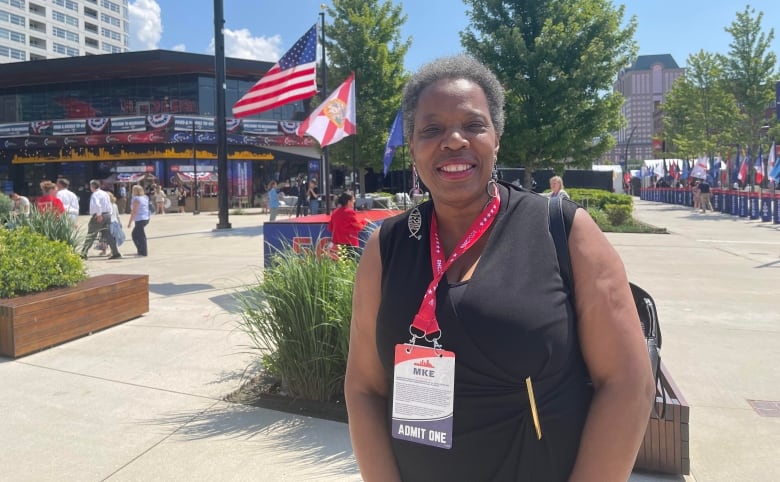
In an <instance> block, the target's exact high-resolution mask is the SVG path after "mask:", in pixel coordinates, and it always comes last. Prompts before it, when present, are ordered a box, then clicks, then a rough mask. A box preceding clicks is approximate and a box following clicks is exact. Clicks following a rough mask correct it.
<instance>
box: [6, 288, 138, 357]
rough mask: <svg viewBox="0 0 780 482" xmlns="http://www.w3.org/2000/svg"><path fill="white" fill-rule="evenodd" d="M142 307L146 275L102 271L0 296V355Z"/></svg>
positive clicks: (87, 330) (43, 344)
mask: <svg viewBox="0 0 780 482" xmlns="http://www.w3.org/2000/svg"><path fill="white" fill-rule="evenodd" d="M148 311H149V276H148V275H131V274H104V275H99V276H94V277H92V278H89V279H86V280H84V281H82V282H80V283H78V284H77V285H75V286H71V287H68V288H56V289H52V290H48V291H44V292H40V293H33V294H29V295H23V296H17V297H14V298H3V299H0V355H3V356H7V357H12V358H16V357H20V356H23V355H28V354H30V353H33V352H36V351H39V350H44V349H46V348H49V347H52V346H54V345H57V344H60V343H63V342H66V341H70V340H73V339H75V338H79V337H82V336H84V335H89V334H91V333H92V332H95V331H98V330H102V329H104V328H108V327H110V326H113V325H116V324H118V323H122V322H125V321H128V320H131V319H133V318H137V317H139V316H141V315H143V314H144V313H146V312H148Z"/></svg>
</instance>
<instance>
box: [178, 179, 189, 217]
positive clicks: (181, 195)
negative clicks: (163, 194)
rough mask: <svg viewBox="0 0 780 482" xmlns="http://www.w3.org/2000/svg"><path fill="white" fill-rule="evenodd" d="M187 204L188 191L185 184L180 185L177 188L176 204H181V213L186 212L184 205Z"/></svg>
mask: <svg viewBox="0 0 780 482" xmlns="http://www.w3.org/2000/svg"><path fill="white" fill-rule="evenodd" d="M186 204H187V191H185V190H184V186H182V185H179V187H177V188H176V205H177V206H179V213H180V214H184V211H185V210H184V206H185V205H186Z"/></svg>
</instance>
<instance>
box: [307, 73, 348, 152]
mask: <svg viewBox="0 0 780 482" xmlns="http://www.w3.org/2000/svg"><path fill="white" fill-rule="evenodd" d="M355 118H356V116H355V73H354V72H352V73H351V74H350V75H349V77H347V80H345V81H344V83H343V84H341V85H340V86H339V88H338V89H336V90H335V91H334V92H333V93H332V94H331V95H330V97H328V98H327V99H325V102H323V103H322V104H320V105H319V107H317V108H316V109H314V112H312V113H311V115H310V116H309V117H308V118H306V120H305V121H303V122H302V123H301V125H300V126H299V127H298V131H297V134H298V136H300V137H303V136H304V135H305V134H308V135H310V136H312V137H313V138H315V139H317V141H318V142H319V143H320V147H325V146H327V145H329V144H333V143H335V142H338V141H340V140H341V139H343V138H345V137H347V136H350V135H354V134H356V133H357V122H356V120H355Z"/></svg>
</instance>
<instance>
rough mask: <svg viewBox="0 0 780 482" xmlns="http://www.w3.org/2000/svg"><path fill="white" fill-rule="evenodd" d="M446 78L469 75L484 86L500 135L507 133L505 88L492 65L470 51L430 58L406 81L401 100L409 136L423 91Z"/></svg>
mask: <svg viewBox="0 0 780 482" xmlns="http://www.w3.org/2000/svg"><path fill="white" fill-rule="evenodd" d="M443 79H466V80H470V81H471V82H474V83H475V84H477V85H478V86H480V88H482V91H483V92H484V93H485V97H486V98H487V102H488V109H489V110H490V120H491V122H492V123H493V128H494V129H495V131H496V135H497V136H498V137H501V135H502V134H503V133H504V88H503V87H501V83H500V82H499V81H498V79H497V78H496V76H495V74H494V73H493V72H491V71H490V69H488V68H487V67H486V66H485V65H484V64H483V63H482V62H480V61H478V60H477V59H475V58H474V57H472V56H470V55H466V54H462V55H455V56H452V57H442V58H440V59H436V60H434V61H432V62H429V63H427V64H425V65H423V66H422V67H420V69H419V70H418V71H417V72H416V73H415V74H414V75H412V77H411V79H409V82H407V83H406V87H404V94H403V100H402V104H401V106H402V108H403V120H404V134H406V137H407V138H410V137H411V134H412V132H413V131H414V116H415V115H416V114H417V105H418V104H419V103H420V94H421V93H422V91H423V90H424V89H425V88H426V87H428V86H429V85H431V84H434V83H436V82H438V81H440V80H443Z"/></svg>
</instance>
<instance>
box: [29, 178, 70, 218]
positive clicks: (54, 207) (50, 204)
mask: <svg viewBox="0 0 780 482" xmlns="http://www.w3.org/2000/svg"><path fill="white" fill-rule="evenodd" d="M41 191H43V196H41V197H39V198H38V199H37V200H36V201H35V206H36V207H37V208H38V211H40V212H42V213H43V212H46V211H54V212H55V213H57V214H62V213H64V212H65V206H64V205H63V204H62V201H60V199H59V198H58V197H57V185H56V184H54V183H53V182H51V181H43V182H42V183H41Z"/></svg>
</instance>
